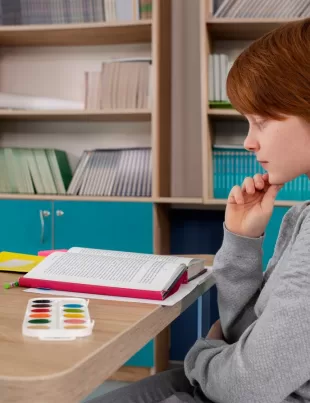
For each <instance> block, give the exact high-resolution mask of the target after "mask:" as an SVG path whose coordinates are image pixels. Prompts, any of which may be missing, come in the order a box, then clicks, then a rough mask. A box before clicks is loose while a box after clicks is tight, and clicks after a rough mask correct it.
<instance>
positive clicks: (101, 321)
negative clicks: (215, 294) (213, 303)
mask: <svg viewBox="0 0 310 403" xmlns="http://www.w3.org/2000/svg"><path fill="white" fill-rule="evenodd" d="M204 257H205V256H204ZM206 263H207V264H212V256H210V258H207V261H206ZM17 278H18V275H16V274H5V273H0V285H1V289H0V319H1V321H0V401H1V402H2V403H16V402H18V403H55V402H57V403H62V402H63V403H77V402H79V401H81V400H82V399H83V398H84V397H86V396H88V395H89V394H90V393H91V392H92V391H93V390H94V389H95V388H96V387H97V386H99V385H100V384H101V383H102V382H103V381H104V380H106V379H107V378H108V377H109V376H110V375H111V374H113V373H114V372H115V371H116V370H117V369H118V368H120V367H121V366H122V365H123V364H124V363H125V362H126V361H127V360H128V359H129V358H130V357H131V356H132V355H133V354H135V353H136V352H137V351H138V350H139V349H140V348H142V347H143V346H144V345H145V344H146V343H147V342H148V341H149V340H151V339H153V338H154V337H155V336H156V335H158V334H159V333H160V332H161V331H162V330H163V329H165V328H166V327H167V326H169V325H170V323H171V322H172V321H173V320H174V319H175V318H177V317H178V316H179V315H180V314H181V313H182V312H183V311H184V310H185V309H186V308H187V307H188V306H189V305H191V304H192V303H193V302H194V301H195V300H196V299H197V298H198V297H199V296H200V295H202V294H203V293H204V292H205V291H207V290H208V289H209V288H210V287H211V286H212V285H213V284H214V282H213V279H212V278H211V279H210V280H208V281H207V282H206V283H204V284H203V285H201V286H200V287H198V288H197V289H196V290H194V291H193V292H192V293H191V294H190V295H188V296H187V297H186V298H185V299H184V300H182V301H181V302H179V303H177V304H176V305H175V306H172V307H162V306H158V305H150V304H137V303H122V302H116V301H104V300H95V299H94V300H91V301H90V303H89V311H90V314H91V316H92V317H93V319H94V320H95V326H94V330H93V334H92V336H90V337H88V338H85V339H81V340H76V341H74V342H47V341H45V342H43V341H38V340H37V339H31V338H24V337H23V335H22V322H23V318H24V313H25V309H26V305H27V301H28V299H29V298H33V297H34V294H28V293H25V292H23V289H21V288H15V289H10V290H4V289H3V288H2V284H3V283H5V282H7V281H14V280H15V279H17Z"/></svg>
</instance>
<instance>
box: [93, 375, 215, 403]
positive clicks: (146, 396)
mask: <svg viewBox="0 0 310 403" xmlns="http://www.w3.org/2000/svg"><path fill="white" fill-rule="evenodd" d="M197 402H199V403H206V402H209V403H212V402H210V400H208V399H207V398H206V397H205V396H204V395H203V394H202V392H201V390H200V389H199V388H198V387H197V388H194V387H193V386H192V385H191V384H190V383H189V381H188V379H187V378H186V376H185V374H184V369H183V368H180V369H179V368H178V369H172V370H168V371H164V372H160V373H158V374H156V375H152V376H150V377H148V378H145V379H143V380H141V381H139V382H135V383H133V384H131V385H127V386H124V387H122V388H120V389H116V390H113V391H112V392H109V393H107V394H105V395H103V396H101V397H100V396H99V397H96V398H95V399H92V400H89V401H88V402H87V403H197Z"/></svg>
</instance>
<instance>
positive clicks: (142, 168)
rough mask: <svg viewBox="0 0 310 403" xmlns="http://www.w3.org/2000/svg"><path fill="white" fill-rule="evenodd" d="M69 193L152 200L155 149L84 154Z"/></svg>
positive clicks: (115, 150) (128, 149)
mask: <svg viewBox="0 0 310 403" xmlns="http://www.w3.org/2000/svg"><path fill="white" fill-rule="evenodd" d="M67 193H68V194H69V195H80V196H136V197H139V196H142V197H151V194H152V153H151V148H150V147H141V148H121V149H105V150H91V151H84V153H83V154H82V156H81V158H80V161H79V163H78V166H77V168H76V170H75V172H74V175H73V179H72V181H71V183H70V186H69V188H68V192H67Z"/></svg>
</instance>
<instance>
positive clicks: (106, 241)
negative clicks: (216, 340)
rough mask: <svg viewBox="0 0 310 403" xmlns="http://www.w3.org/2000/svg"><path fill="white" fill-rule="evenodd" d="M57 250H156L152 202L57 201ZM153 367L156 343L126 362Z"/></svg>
mask: <svg viewBox="0 0 310 403" xmlns="http://www.w3.org/2000/svg"><path fill="white" fill-rule="evenodd" d="M54 240H55V244H54V246H55V248H56V249H63V248H64V249H68V248H70V247H72V246H82V247H86V248H99V249H111V250H120V251H126V252H141V253H153V205H152V203H140V202H138V203H131V202H126V203H124V202H104V203H103V202H92V201H86V202H82V201H74V202H70V201H56V202H54ZM126 365H129V366H139V367H153V366H154V342H153V341H151V342H149V343H147V344H146V345H145V346H144V347H143V348H142V349H141V350H140V351H139V352H138V353H137V354H135V355H134V356H133V357H132V358H131V359H130V360H129V361H128V362H127V363H126Z"/></svg>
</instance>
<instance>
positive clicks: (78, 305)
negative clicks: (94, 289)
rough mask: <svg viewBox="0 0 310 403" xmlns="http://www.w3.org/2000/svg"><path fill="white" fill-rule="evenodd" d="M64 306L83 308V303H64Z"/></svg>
mask: <svg viewBox="0 0 310 403" xmlns="http://www.w3.org/2000/svg"><path fill="white" fill-rule="evenodd" d="M64 308H83V305H81V304H66V305H64Z"/></svg>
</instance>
